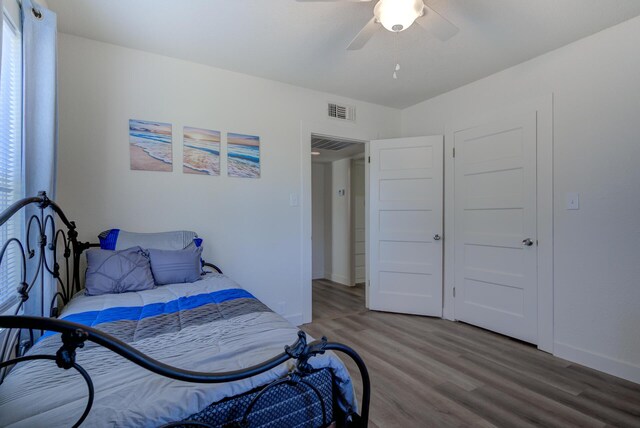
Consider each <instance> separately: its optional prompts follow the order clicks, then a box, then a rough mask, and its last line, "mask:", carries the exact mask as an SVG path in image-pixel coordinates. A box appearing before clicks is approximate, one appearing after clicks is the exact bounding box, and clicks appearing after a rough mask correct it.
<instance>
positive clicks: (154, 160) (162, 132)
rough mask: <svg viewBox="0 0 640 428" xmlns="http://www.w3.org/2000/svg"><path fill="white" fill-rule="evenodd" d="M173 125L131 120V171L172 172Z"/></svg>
mask: <svg viewBox="0 0 640 428" xmlns="http://www.w3.org/2000/svg"><path fill="white" fill-rule="evenodd" d="M171 149H172V147H171V124H170V123H160V122H149V121H146V120H135V119H130V120H129V153H130V156H131V169H135V170H143V171H172V170H173V159H172V153H173V152H172V150H171Z"/></svg>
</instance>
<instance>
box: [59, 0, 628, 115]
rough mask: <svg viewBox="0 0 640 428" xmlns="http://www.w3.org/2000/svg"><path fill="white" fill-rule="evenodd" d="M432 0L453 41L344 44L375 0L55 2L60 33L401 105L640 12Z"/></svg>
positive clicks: (561, 2) (619, 5) (501, 0)
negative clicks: (451, 27) (354, 47)
mask: <svg viewBox="0 0 640 428" xmlns="http://www.w3.org/2000/svg"><path fill="white" fill-rule="evenodd" d="M427 2H428V3H429V5H430V6H431V7H433V8H434V9H435V10H437V11H438V12H440V13H441V14H442V15H444V16H446V17H447V18H448V19H449V20H450V21H452V22H453V23H455V24H456V25H457V26H458V27H459V28H460V32H459V33H458V34H457V35H456V36H455V37H454V38H452V39H451V40H449V41H447V42H440V41H439V40H437V39H435V38H434V37H431V36H430V35H429V34H428V33H427V32H426V31H424V30H423V29H422V28H420V27H419V26H417V25H413V26H412V27H411V28H409V29H408V30H406V31H404V32H402V33H400V34H399V35H394V34H392V33H389V32H387V31H385V30H380V31H379V32H378V33H377V34H376V35H374V37H373V39H371V41H370V42H369V44H367V45H366V46H365V47H364V48H363V49H362V50H359V51H347V50H346V47H347V45H348V44H349V42H350V41H351V40H352V39H353V37H354V36H355V35H356V34H357V33H358V31H359V30H360V28H361V27H362V26H363V25H364V24H365V23H366V22H367V21H368V20H369V19H370V18H371V17H372V14H373V12H372V11H373V7H374V5H375V1H373V2H371V3H298V2H296V1H294V0H48V4H49V6H50V7H51V9H53V10H54V11H55V12H57V14H58V28H59V30H60V31H62V32H64V33H70V34H75V35H78V36H82V37H87V38H90V39H94V40H99V41H104V42H108V43H113V44H116V45H121V46H126V47H131V48H135V49H141V50H145V51H150V52H155V53H158V54H162V55H167V56H171V57H175V58H181V59H185V60H189V61H194V62H198V63H202V64H208V65H212V66H215V67H220V68H224V69H228V70H233V71H238V72H241V73H246V74H251V75H255V76H260V77H264V78H268V79H273V80H277V81H281V82H286V83H290V84H293V85H297V86H302V87H306V88H311V89H316V90H321V91H326V92H331V93H334V94H338V95H342V96H347V97H351V98H355V99H359V100H363V101H369V102H372V103H376V104H381V105H386V106H390V107H397V108H404V107H408V106H410V105H413V104H415V103H418V102H420V101H423V100H425V99H428V98H431V97H433V96H436V95H438V94H441V93H444V92H447V91H449V90H451V89H454V88H457V87H459V86H462V85H464V84H466V83H469V82H472V81H475V80H478V79H480V78H482V77H485V76H488V75H490V74H493V73H495V72H497V71H499V70H503V69H505V68H508V67H510V66H513V65H515V64H518V63H520V62H523V61H525V60H527V59H530V58H533V57H535V56H538V55H540V54H542V53H545V52H548V51H551V50H553V49H556V48H558V47H560V46H563V45H565V44H567V43H570V42H572V41H575V40H578V39H580V38H583V37H585V36H588V35H590V34H593V33H595V32H598V31H600V30H603V29H605V28H607V27H610V26H613V25H615V24H617V23H620V22H622V21H625V20H627V19H630V18H632V17H635V16H637V15H640V0H427ZM396 46H397V48H396ZM396 61H398V62H400V64H401V67H402V68H401V70H400V72H399V79H398V80H393V78H392V73H393V67H394V65H395V63H396Z"/></svg>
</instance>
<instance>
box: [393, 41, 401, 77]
mask: <svg viewBox="0 0 640 428" xmlns="http://www.w3.org/2000/svg"><path fill="white" fill-rule="evenodd" d="M399 35H400V32H396V36H395V40H394V45H395V46H394V50H395V57H396V66H395V67H394V69H393V78H394V79H396V80H397V79H398V71H400V62H399V61H398V36H399Z"/></svg>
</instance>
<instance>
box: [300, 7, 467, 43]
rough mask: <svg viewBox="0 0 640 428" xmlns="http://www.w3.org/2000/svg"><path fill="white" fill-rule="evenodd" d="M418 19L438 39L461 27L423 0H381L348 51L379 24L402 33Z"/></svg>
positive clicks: (368, 36) (448, 36)
mask: <svg viewBox="0 0 640 428" xmlns="http://www.w3.org/2000/svg"><path fill="white" fill-rule="evenodd" d="M298 1H299V2H304V3H308V2H354V3H369V2H371V1H372V0H298ZM414 22H417V23H418V24H419V25H420V26H421V27H422V28H424V29H425V30H427V31H429V32H430V33H431V34H433V35H434V36H435V37H436V38H438V39H440V40H442V41H445V40H449V39H450V38H451V37H453V36H454V35H456V33H457V32H458V31H459V30H458V27H456V26H455V25H453V24H452V23H451V22H450V21H449V20H448V19H446V18H445V17H443V16H442V15H440V14H439V13H438V12H436V11H435V10H433V9H431V8H430V7H429V6H428V5H427V4H426V3H424V0H379V1H378V3H377V4H376V5H375V7H374V9H373V18H371V20H370V21H369V22H367V24H366V25H365V26H364V28H363V29H362V30H360V32H359V33H358V35H357V36H356V37H355V39H353V40H352V41H351V43H350V44H349V46H348V47H347V49H348V50H357V49H360V48H362V47H363V46H364V45H365V44H366V43H367V42H368V41H369V39H371V37H373V35H374V34H375V32H376V31H378V29H379V28H380V26H382V27H384V28H386V29H387V30H389V31H391V32H394V33H399V32H400V31H404V30H406V29H407V28H409V27H410V26H411V25H412V24H413V23H414Z"/></svg>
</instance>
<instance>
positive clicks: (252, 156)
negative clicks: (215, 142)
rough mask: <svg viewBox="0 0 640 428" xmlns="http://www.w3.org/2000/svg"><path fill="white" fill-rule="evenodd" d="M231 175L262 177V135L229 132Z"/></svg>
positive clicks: (228, 147) (228, 148) (228, 166)
mask: <svg viewBox="0 0 640 428" xmlns="http://www.w3.org/2000/svg"><path fill="white" fill-rule="evenodd" d="M227 153H228V155H227V156H228V159H227V168H228V175H229V177H245V178H260V137H256V136H255V135H244V134H233V133H231V132H230V133H228V134H227Z"/></svg>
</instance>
